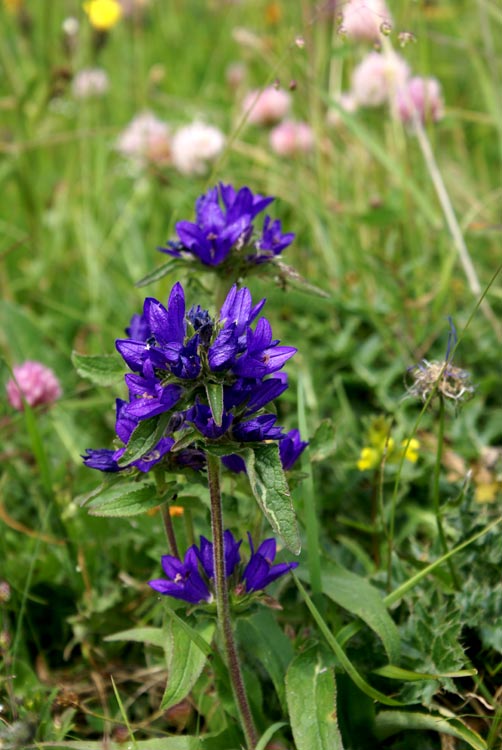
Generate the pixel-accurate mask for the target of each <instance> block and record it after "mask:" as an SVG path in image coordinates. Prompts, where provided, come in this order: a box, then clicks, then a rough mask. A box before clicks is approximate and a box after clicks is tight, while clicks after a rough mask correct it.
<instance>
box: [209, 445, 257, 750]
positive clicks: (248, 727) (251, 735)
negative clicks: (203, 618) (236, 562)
mask: <svg viewBox="0 0 502 750" xmlns="http://www.w3.org/2000/svg"><path fill="white" fill-rule="evenodd" d="M207 473H208V482H209V494H210V499H211V530H212V536H213V565H214V582H215V589H216V613H217V617H218V625H219V628H220V631H221V634H222V636H223V643H224V647H225V652H226V656H227V662H228V669H229V674H230V681H231V683H232V690H233V693H234V698H235V702H236V705H237V710H238V712H239V716H240V719H241V724H242V728H243V730H244V734H245V737H246V744H247V747H248V750H253V748H254V747H256V744H257V742H258V735H257V732H256V728H255V725H254V721H253V717H252V715H251V709H250V707H249V701H248V698H247V695H246V690H245V687H244V681H243V679H242V672H241V667H240V662H239V656H238V653H237V646H236V643H235V639H234V633H233V629H232V620H231V615H230V602H229V595H228V585H227V576H226V570H225V550H224V537H223V513H222V507H221V489H220V464H219V459H218V458H217V457H216V456H212V455H211V454H209V453H208V454H207Z"/></svg>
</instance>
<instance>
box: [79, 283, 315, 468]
mask: <svg viewBox="0 0 502 750" xmlns="http://www.w3.org/2000/svg"><path fill="white" fill-rule="evenodd" d="M264 303H265V300H261V301H260V302H259V303H258V304H257V305H253V303H252V299H251V293H250V292H249V290H248V289H246V288H245V287H243V288H241V289H238V288H237V286H233V287H232V289H231V290H230V292H229V293H228V295H227V298H226V300H225V302H224V303H223V306H222V308H221V310H220V314H219V317H218V319H217V320H214V319H212V318H211V316H210V315H209V313H208V311H207V310H203V309H201V308H200V307H199V306H193V307H192V308H190V309H189V310H188V312H187V311H186V305H185V294H184V291H183V287H182V286H181V284H179V283H177V284H175V285H174V287H173V289H172V291H171V294H170V297H169V302H168V305H167V308H166V307H164V305H162V304H161V303H160V302H159V301H158V300H156V299H153V298H147V299H146V300H145V303H144V308H143V313H142V315H135V316H134V317H133V319H132V320H131V323H130V325H129V327H128V328H127V329H126V333H127V334H128V335H129V338H126V339H119V340H117V342H116V347H117V350H118V351H119V353H120V354H121V356H122V358H123V359H124V361H125V363H126V364H127V365H128V367H129V368H130V370H131V371H132V372H130V373H128V374H127V375H126V376H125V381H126V384H127V387H128V390H129V400H128V401H124V400H121V399H118V400H117V407H116V425H115V429H116V433H117V436H118V438H119V439H120V440H121V442H122V443H123V447H121V448H119V449H118V450H108V449H98V450H94V449H89V450H88V451H87V454H86V456H84V463H85V464H86V465H87V466H89V467H91V468H94V469H99V470H100V471H107V472H116V471H119V470H121V469H124V468H129V467H130V466H133V467H135V468H137V469H139V470H140V471H143V472H145V471H149V469H150V468H152V467H153V466H155V465H156V464H157V463H158V462H159V461H161V460H163V461H170V460H172V461H174V462H175V463H178V464H181V465H182V466H191V467H192V468H201V467H202V465H203V463H204V454H203V452H202V451H201V450H200V449H199V448H198V446H197V444H196V441H197V439H200V438H205V439H207V440H211V441H216V440H218V441H220V443H222V444H224V445H227V444H228V447H229V450H228V453H229V454H232V453H234V452H235V450H236V448H237V447H238V444H240V443H248V442H256V441H260V442H261V441H265V440H277V441H281V442H280V446H281V450H280V452H281V457H282V459H283V463H284V466H285V468H291V466H292V464H293V463H294V461H295V460H296V458H298V456H299V455H300V453H301V452H302V450H303V449H304V448H305V445H306V443H302V442H301V440H300V436H299V434H298V432H297V431H292V432H291V433H289V434H287V435H285V434H284V433H283V431H282V428H281V427H280V426H278V425H277V424H276V420H277V418H276V415H275V414H273V413H271V412H268V411H266V407H267V405H268V404H269V403H270V402H271V401H273V400H274V399H276V398H277V397H278V396H279V395H280V394H281V393H283V392H284V391H285V390H286V388H287V386H288V383H287V376H286V374H285V373H282V372H279V371H280V370H281V368H282V367H283V365H284V364H285V363H286V362H287V360H288V359H290V357H292V356H293V355H294V354H295V352H296V349H295V348H294V347H291V346H279V341H278V340H277V339H274V338H273V336H272V329H271V326H270V323H269V322H268V320H267V319H266V318H259V319H258V320H257V322H256V324H255V325H254V327H253V324H254V323H255V321H256V319H257V318H258V315H259V313H260V311H261V309H262V307H263V305H264ZM214 392H216V393H217V396H218V397H219V398H220V406H221V408H219V409H217V408H215V406H214V402H213V401H211V399H210V397H209V394H210V393H214ZM211 404H212V405H211ZM161 415H167V421H166V428H165V430H164V432H163V434H162V437H161V438H160V440H159V442H158V443H157V444H156V445H155V446H154V447H153V448H152V449H151V450H150V451H148V453H147V454H146V455H143V456H142V457H141V458H140V459H139V460H136V461H133V462H132V463H131V464H128V465H127V466H123V465H120V463H119V462H120V460H121V458H122V456H123V455H124V452H125V450H126V446H127V445H128V443H129V441H130V438H131V435H132V434H133V432H134V430H135V428H136V427H137V426H138V424H139V423H140V422H141V421H143V420H147V419H151V418H155V417H160V416H161ZM187 430H190V431H191V432H192V433H193V436H194V440H193V444H192V445H190V441H188V443H189V447H188V448H186V447H185V449H184V450H180V451H177V450H176V449H175V450H174V451H173V452H172V454H171V451H172V448H173V446H175V443H176V441H177V440H178V439H179V438H181V437H183V436H185V437H186V434H187ZM184 442H186V440H185V441H184ZM232 468H235V467H232ZM241 469H242V467H239V468H238V469H237V470H241Z"/></svg>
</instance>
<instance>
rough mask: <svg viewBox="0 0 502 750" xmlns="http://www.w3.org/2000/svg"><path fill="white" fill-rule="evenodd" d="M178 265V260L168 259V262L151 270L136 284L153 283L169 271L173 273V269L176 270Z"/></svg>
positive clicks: (146, 284) (145, 284)
mask: <svg viewBox="0 0 502 750" xmlns="http://www.w3.org/2000/svg"><path fill="white" fill-rule="evenodd" d="M177 265H178V261H177V260H174V259H172V260H168V261H167V263H164V264H163V265H161V266H159V267H158V268H156V269H155V270H154V271H151V272H150V273H148V274H147V275H146V276H144V277H143V278H142V279H140V280H139V281H137V282H136V284H135V285H134V286H137V287H142V286H148V284H152V283H153V282H154V281H159V279H163V278H164V276H167V275H168V274H169V273H171V271H174V269H175V268H176V266H177Z"/></svg>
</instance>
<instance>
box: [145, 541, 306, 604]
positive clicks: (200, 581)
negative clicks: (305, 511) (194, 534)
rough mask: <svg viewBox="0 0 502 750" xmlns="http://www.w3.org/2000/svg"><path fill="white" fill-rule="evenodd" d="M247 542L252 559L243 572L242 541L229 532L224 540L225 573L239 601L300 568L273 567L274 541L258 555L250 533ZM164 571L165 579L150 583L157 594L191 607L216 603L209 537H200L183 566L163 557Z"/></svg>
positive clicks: (187, 554) (294, 566) (261, 549)
mask: <svg viewBox="0 0 502 750" xmlns="http://www.w3.org/2000/svg"><path fill="white" fill-rule="evenodd" d="M248 539H249V546H250V548H251V557H250V560H249V562H248V563H247V565H246V566H245V567H244V570H242V567H243V566H242V563H241V554H240V546H241V544H242V540H236V539H235V537H234V535H233V534H232V532H231V531H229V530H228V529H227V530H226V531H225V533H224V537H223V547H224V553H225V573H226V577H227V578H228V579H230V578H231V579H232V583H231V588H232V591H233V593H234V595H235V596H237V597H242V596H245V595H246V594H250V593H253V592H258V591H260V590H262V589H264V588H265V587H266V586H268V585H269V584H270V583H273V581H275V580H277V578H279V577H280V576H282V575H284V574H285V573H287V572H288V571H290V570H293V568H296V567H297V565H298V563H297V562H291V563H279V564H277V565H274V564H273V562H274V559H275V554H276V543H275V539H266V540H265V541H264V542H262V543H261V544H260V546H259V547H258V549H257V550H256V552H255V551H254V547H253V541H252V539H251V535H250V534H249V533H248ZM162 568H163V569H164V573H165V575H166V578H156V579H154V580H153V581H149V585H150V586H151V587H152V588H153V589H155V591H158V592H159V593H160V594H164V595H166V596H172V597H174V598H175V599H181V600H183V601H186V602H189V603H190V604H204V603H210V602H212V601H213V600H214V595H213V587H214V580H213V579H214V560H213V544H212V542H210V541H209V540H208V539H206V537H204V536H201V537H200V546H199V547H197V546H196V545H193V546H192V547H190V548H189V549H188V550H187V552H186V554H185V557H184V559H183V562H182V561H181V560H179V559H178V558H177V557H173V556H172V555H164V556H163V557H162Z"/></svg>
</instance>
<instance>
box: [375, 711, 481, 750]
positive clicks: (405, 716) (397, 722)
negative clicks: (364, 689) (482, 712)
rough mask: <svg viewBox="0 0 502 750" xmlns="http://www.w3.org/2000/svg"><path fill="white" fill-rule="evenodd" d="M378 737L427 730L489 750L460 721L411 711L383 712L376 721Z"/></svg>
mask: <svg viewBox="0 0 502 750" xmlns="http://www.w3.org/2000/svg"><path fill="white" fill-rule="evenodd" d="M375 727H376V735H377V737H378V738H379V739H382V740H384V739H387V737H391V736H392V735H394V734H397V733H398V732H403V731H406V730H417V729H418V730H420V729H421V730H426V731H433V732H440V733H441V734H448V735H450V736H451V737H457V738H458V739H459V740H463V741H464V742H466V743H467V744H468V745H469V747H472V748H474V750H487V745H486V742H485V741H484V739H483V738H482V737H480V736H479V734H478V733H477V732H475V731H474V730H473V729H469V727H467V726H466V725H465V724H464V723H463V722H462V721H460V719H456V718H454V717H453V716H452V718H451V719H450V718H444V717H443V716H440V715H437V714H436V715H434V714H424V713H419V712H411V711H409V712H408V711H381V712H380V713H379V714H378V715H377V717H376V719H375Z"/></svg>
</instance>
